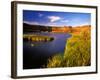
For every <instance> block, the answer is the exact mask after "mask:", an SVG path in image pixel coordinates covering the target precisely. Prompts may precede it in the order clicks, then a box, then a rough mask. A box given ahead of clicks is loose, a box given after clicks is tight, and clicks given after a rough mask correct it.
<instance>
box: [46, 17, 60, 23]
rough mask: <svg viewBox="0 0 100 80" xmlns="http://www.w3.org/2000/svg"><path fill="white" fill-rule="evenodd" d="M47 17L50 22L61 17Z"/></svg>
mask: <svg viewBox="0 0 100 80" xmlns="http://www.w3.org/2000/svg"><path fill="white" fill-rule="evenodd" d="M48 19H49V20H50V22H55V21H58V20H60V19H61V17H59V16H48Z"/></svg>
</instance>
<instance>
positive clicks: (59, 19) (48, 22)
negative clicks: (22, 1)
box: [23, 10, 91, 27]
mask: <svg viewBox="0 0 100 80" xmlns="http://www.w3.org/2000/svg"><path fill="white" fill-rule="evenodd" d="M23 22H24V23H27V24H31V25H44V26H73V27H74V26H81V25H90V24H91V14H90V13H79V12H78V13H76V12H53V11H33V10H23Z"/></svg>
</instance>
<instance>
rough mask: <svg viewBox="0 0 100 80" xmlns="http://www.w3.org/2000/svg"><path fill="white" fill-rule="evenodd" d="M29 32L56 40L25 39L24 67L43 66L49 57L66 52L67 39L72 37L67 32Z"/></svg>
mask: <svg viewBox="0 0 100 80" xmlns="http://www.w3.org/2000/svg"><path fill="white" fill-rule="evenodd" d="M28 34H31V35H32V34H33V35H34V34H36V35H42V36H50V37H53V38H54V40H53V41H49V42H41V41H39V42H32V41H27V42H26V41H23V69H35V68H43V65H46V63H47V60H48V58H50V57H52V56H53V55H55V54H58V53H59V54H64V49H65V45H66V43H67V39H68V38H69V37H71V35H70V34H67V33H51V32H48V33H47V32H41V33H28Z"/></svg>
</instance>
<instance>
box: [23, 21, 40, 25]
mask: <svg viewBox="0 0 100 80" xmlns="http://www.w3.org/2000/svg"><path fill="white" fill-rule="evenodd" d="M24 23H26V24H30V25H38V24H39V23H38V22H34V21H32V22H29V21H24Z"/></svg>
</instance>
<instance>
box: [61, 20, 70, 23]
mask: <svg viewBox="0 0 100 80" xmlns="http://www.w3.org/2000/svg"><path fill="white" fill-rule="evenodd" d="M61 22H66V23H67V22H69V20H62V21H61Z"/></svg>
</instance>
